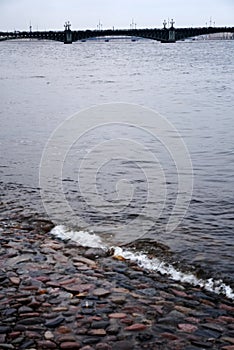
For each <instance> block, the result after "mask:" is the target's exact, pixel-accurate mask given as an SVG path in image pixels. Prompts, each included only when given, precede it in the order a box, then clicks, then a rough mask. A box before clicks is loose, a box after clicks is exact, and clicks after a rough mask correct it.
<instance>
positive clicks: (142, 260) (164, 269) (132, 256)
mask: <svg viewBox="0 0 234 350" xmlns="http://www.w3.org/2000/svg"><path fill="white" fill-rule="evenodd" d="M113 249H114V254H115V255H117V256H122V257H123V258H125V259H129V260H131V261H134V262H136V263H137V264H138V265H139V266H140V267H143V268H144V269H147V270H150V271H157V272H160V273H161V274H163V275H167V276H169V277H171V278H172V279H173V280H175V281H180V282H187V283H189V284H191V285H194V286H200V287H202V288H204V289H205V290H207V291H210V292H214V293H216V294H223V295H225V296H226V297H228V298H230V299H233V300H234V291H233V290H232V288H231V287H230V286H228V285H227V284H225V283H224V282H223V281H222V280H214V279H213V278H209V279H207V280H204V279H199V278H197V277H196V276H195V275H194V274H192V273H186V272H182V271H179V270H177V269H176V268H174V266H172V265H170V264H168V263H165V262H163V261H160V260H159V259H157V258H152V259H149V258H148V257H147V255H146V254H142V253H140V252H139V253H135V252H131V251H130V250H124V249H122V248H120V247H113Z"/></svg>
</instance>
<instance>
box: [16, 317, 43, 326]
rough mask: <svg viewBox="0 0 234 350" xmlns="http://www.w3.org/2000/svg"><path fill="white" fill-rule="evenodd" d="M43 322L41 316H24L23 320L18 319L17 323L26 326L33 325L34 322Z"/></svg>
mask: <svg viewBox="0 0 234 350" xmlns="http://www.w3.org/2000/svg"><path fill="white" fill-rule="evenodd" d="M41 323H44V320H43V319H42V318H41V317H30V318H24V319H23V320H20V321H19V322H18V324H23V325H26V326H29V325H34V324H41Z"/></svg>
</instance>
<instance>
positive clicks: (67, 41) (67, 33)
mask: <svg viewBox="0 0 234 350" xmlns="http://www.w3.org/2000/svg"><path fill="white" fill-rule="evenodd" d="M64 44H72V31H71V30H65V31H64Z"/></svg>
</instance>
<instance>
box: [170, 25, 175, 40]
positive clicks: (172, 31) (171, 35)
mask: <svg viewBox="0 0 234 350" xmlns="http://www.w3.org/2000/svg"><path fill="white" fill-rule="evenodd" d="M168 41H169V42H171V43H175V29H174V28H173V29H172V30H169V40H168Z"/></svg>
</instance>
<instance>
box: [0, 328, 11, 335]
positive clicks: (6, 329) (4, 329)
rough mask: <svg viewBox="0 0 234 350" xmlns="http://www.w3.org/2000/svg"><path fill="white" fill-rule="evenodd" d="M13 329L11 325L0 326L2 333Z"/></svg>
mask: <svg viewBox="0 0 234 350" xmlns="http://www.w3.org/2000/svg"><path fill="white" fill-rule="evenodd" d="M10 331H11V327H9V326H0V334H5V333H9V332H10Z"/></svg>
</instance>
